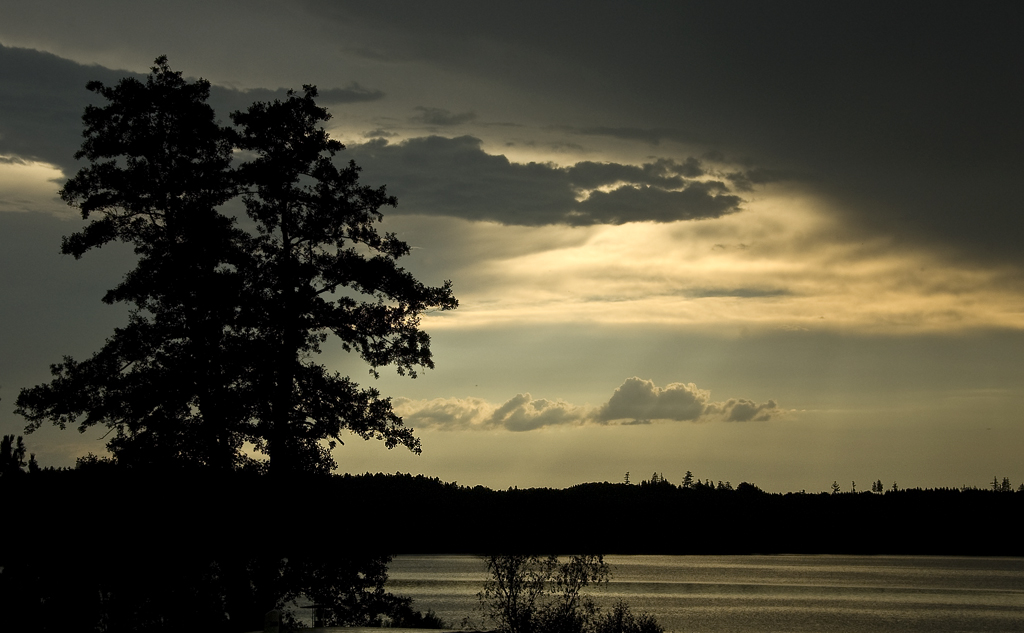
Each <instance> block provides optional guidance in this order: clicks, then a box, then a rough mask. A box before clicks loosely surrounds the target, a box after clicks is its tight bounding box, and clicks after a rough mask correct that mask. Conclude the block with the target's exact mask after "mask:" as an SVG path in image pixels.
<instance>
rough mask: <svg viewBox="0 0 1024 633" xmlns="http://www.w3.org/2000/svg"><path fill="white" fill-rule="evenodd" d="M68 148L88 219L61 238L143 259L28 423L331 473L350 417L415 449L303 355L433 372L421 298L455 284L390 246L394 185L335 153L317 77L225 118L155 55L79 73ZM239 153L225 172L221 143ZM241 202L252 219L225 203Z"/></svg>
mask: <svg viewBox="0 0 1024 633" xmlns="http://www.w3.org/2000/svg"><path fill="white" fill-rule="evenodd" d="M88 88H89V89H90V90H93V91H95V92H98V93H99V94H100V95H102V96H103V97H105V98H106V99H107V100H108V102H109V103H108V105H106V106H105V107H96V106H89V108H87V109H86V112H85V115H84V116H83V121H84V122H85V133H84V135H85V138H86V140H85V142H84V143H83V145H82V149H81V151H79V152H78V153H77V154H76V157H78V158H85V159H87V160H88V161H89V162H90V164H89V165H88V166H86V167H84V168H82V169H81V170H80V171H79V173H78V174H77V175H76V176H75V177H74V178H72V179H71V180H69V181H68V182H67V184H66V185H65V186H64V188H63V189H62V191H61V196H62V197H63V198H64V200H66V201H67V202H68V203H69V204H71V205H72V206H76V207H78V208H79V209H80V210H81V212H82V216H83V218H85V219H87V220H91V221H90V223H89V224H88V225H87V226H86V227H85V228H84V229H83V230H82V231H80V232H79V233H76V234H74V235H71V236H69V237H67V238H65V240H64V243H63V246H62V251H63V252H64V253H65V254H71V255H74V256H75V257H76V258H78V257H81V256H82V255H83V254H84V253H86V252H87V251H89V250H90V249H93V248H97V247H101V246H103V245H105V244H107V243H109V242H112V241H119V242H124V243H127V244H131V245H132V246H133V247H134V249H135V252H136V253H137V255H138V256H139V260H138V264H137V266H136V268H135V269H134V270H132V271H130V272H129V273H128V274H127V275H126V276H125V277H124V280H123V281H122V283H121V284H119V285H118V286H117V287H115V288H114V289H112V290H110V291H109V292H108V293H107V294H106V296H105V297H104V301H106V302H108V303H113V302H124V303H128V304H129V305H131V306H132V312H131V316H130V319H129V323H128V325H127V326H126V327H123V328H118V329H116V330H115V332H114V334H113V335H112V336H111V337H110V338H109V339H108V340H107V342H106V344H105V345H104V346H103V348H102V349H101V350H100V351H99V352H97V353H96V354H94V355H93V356H92V357H91V358H89V359H88V360H85V361H76V360H74V359H72V358H69V357H65V358H64V360H63V361H62V362H61V363H58V364H56V365H53V366H52V368H51V370H52V373H53V375H54V378H53V380H52V381H51V382H49V383H47V384H43V385H39V386H37V387H34V388H31V389H25V390H23V391H22V392H21V394H20V395H19V397H18V402H17V405H18V409H17V411H18V412H19V413H21V414H22V415H24V416H25V417H26V418H27V419H28V421H29V422H28V426H27V428H26V431H27V432H31V431H33V430H35V429H36V428H38V427H39V426H40V425H41V424H42V423H43V422H44V421H47V420H49V421H52V422H54V423H55V424H57V425H58V426H60V427H61V428H65V427H66V426H68V425H77V426H78V427H79V430H81V431H84V430H85V429H87V428H89V427H91V426H93V425H96V424H103V425H105V426H107V427H109V428H110V429H111V431H112V432H113V438H112V439H111V440H110V442H109V444H108V448H110V450H111V451H112V452H113V453H114V455H115V456H116V458H117V460H118V461H119V462H122V463H129V464H131V463H146V464H154V463H156V464H168V463H172V464H195V465H201V466H205V467H212V468H215V469H218V470H230V469H233V468H236V467H238V466H239V465H242V464H244V463H245V461H246V460H245V459H244V458H243V456H242V452H241V448H242V446H243V444H244V443H245V442H247V441H248V442H252V443H253V444H254V445H255V446H256V447H257V448H258V449H260V450H262V451H264V452H265V453H267V454H268V455H269V457H270V464H271V468H272V469H273V470H274V471H277V472H287V473H290V472H298V471H316V472H324V471H329V470H330V469H331V468H332V467H333V466H334V462H333V460H332V459H331V456H330V448H332V447H333V446H334V442H336V441H340V439H339V435H340V433H341V432H342V430H343V429H347V430H350V431H352V432H353V433H355V434H356V435H359V436H361V437H364V438H370V437H376V438H380V439H382V440H383V441H384V442H385V444H386V446H387V447H388V448H392V447H394V446H397V445H399V444H401V445H404V446H406V447H408V448H410V449H411V450H414V451H417V452H418V451H419V442H418V440H417V439H416V438H415V436H413V434H412V431H411V430H410V429H407V428H405V427H404V426H403V425H402V420H401V418H399V417H398V416H397V415H396V414H395V413H394V411H393V410H392V408H391V403H390V400H389V399H386V398H381V397H380V396H379V394H378V392H377V391H376V390H373V389H361V388H359V386H358V385H356V384H355V383H353V382H352V381H351V380H349V379H348V378H347V377H342V376H340V375H338V374H336V373H332V372H329V371H328V370H327V369H326V368H325V367H323V366H322V365H320V364H317V363H315V362H312V360H311V357H312V356H313V355H315V354H316V353H318V352H319V351H320V345H321V344H322V343H323V342H324V341H325V340H326V338H327V336H328V334H329V333H333V334H335V335H336V336H337V337H338V338H339V339H340V340H341V343H342V346H343V347H344V349H346V350H348V351H354V352H356V353H358V354H359V355H360V356H361V357H362V358H363V359H364V360H366V361H367V362H368V363H369V364H370V366H371V371H372V373H374V375H376V372H377V370H378V369H379V368H380V367H384V366H388V365H394V366H395V367H396V368H397V370H398V372H399V373H400V374H410V375H412V376H414V377H415V375H416V368H418V367H428V368H429V367H432V366H433V363H432V360H431V355H430V349H429V344H430V339H429V337H428V336H427V335H426V334H425V333H424V332H422V331H421V330H420V329H419V319H420V315H421V314H422V313H423V312H424V311H426V310H432V309H440V310H447V309H452V308H454V307H456V306H457V302H456V300H455V298H454V297H453V296H452V292H451V286H450V283H449V282H445V284H444V285H442V286H440V287H436V288H435V287H427V286H424V285H423V284H421V283H420V282H418V281H417V280H416V279H415V278H414V277H413V276H412V275H411V274H409V273H408V272H406V271H405V270H403V269H402V268H400V267H399V266H398V265H397V264H396V260H397V259H398V258H400V257H402V256H404V255H406V254H408V253H409V246H408V245H407V244H406V243H404V242H402V241H400V240H398V239H397V238H396V237H395V236H394V235H393V234H384V235H381V234H380V233H379V232H378V231H377V229H376V227H375V224H376V223H377V222H379V221H380V220H381V217H382V216H381V213H380V208H381V207H383V206H394V204H395V199H394V198H392V197H390V196H388V195H386V193H385V191H384V189H383V187H381V188H379V189H373V188H370V187H365V186H362V185H360V184H359V183H358V173H359V169H358V168H357V167H356V166H355V165H354V164H353V163H349V164H348V166H347V167H345V168H338V167H337V166H335V165H334V163H333V161H332V158H333V156H334V155H335V154H336V153H337V152H338V151H340V150H341V149H343V146H342V145H341V144H340V143H338V142H337V141H334V140H331V139H330V138H329V137H328V135H327V133H326V132H325V131H324V130H323V128H322V127H321V126H322V123H323V122H324V121H326V120H327V119H328V114H327V112H326V110H324V109H323V108H321V107H318V106H317V105H316V103H315V97H316V94H317V93H316V89H315V88H314V87H312V86H307V87H306V89H305V91H304V94H303V95H297V94H294V93H289V95H288V98H287V99H285V100H284V101H275V102H273V103H256V104H254V105H253V106H251V107H250V108H249V109H248V110H247V111H245V112H236V113H234V114H233V115H232V118H233V120H234V122H235V123H236V124H237V126H238V129H237V130H236V129H232V128H227V127H222V126H220V125H219V124H218V123H217V121H216V119H215V116H214V112H213V110H212V108H211V107H210V106H209V105H208V104H207V103H206V100H207V98H208V97H209V88H210V85H209V82H206V81H204V80H198V81H196V82H188V81H186V80H184V79H183V78H182V76H181V73H180V72H174V71H171V70H170V68H169V67H168V65H167V60H166V58H164V57H160V58H158V59H157V60H156V65H155V66H154V67H153V69H152V73H151V74H150V75H149V77H148V78H147V80H146V82H141V81H138V80H136V79H132V78H127V79H123V80H121V81H120V82H119V83H118V84H117V85H116V86H114V87H107V86H104V85H103V84H101V83H99V82H91V83H90V84H89V85H88ZM236 149H237V150H242V151H243V152H246V153H247V155H248V156H250V160H247V161H245V162H244V163H242V164H241V165H240V166H239V167H238V168H237V169H232V168H231V160H232V154H233V152H234V151H235V150H236ZM237 197H241V198H242V199H243V200H244V203H245V208H246V212H247V214H248V215H249V217H250V218H251V219H252V221H253V222H254V224H255V228H254V230H253V231H245V230H242V229H241V228H239V224H238V222H237V221H236V218H234V217H232V216H230V215H229V214H227V213H226V212H225V211H224V203H226V202H227V201H229V200H231V199H233V198H237Z"/></svg>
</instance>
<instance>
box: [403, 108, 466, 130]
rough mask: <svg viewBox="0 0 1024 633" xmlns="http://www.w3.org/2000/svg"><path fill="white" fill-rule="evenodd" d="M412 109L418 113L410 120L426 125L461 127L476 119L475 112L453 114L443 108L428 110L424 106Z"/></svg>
mask: <svg viewBox="0 0 1024 633" xmlns="http://www.w3.org/2000/svg"><path fill="white" fill-rule="evenodd" d="M413 109H414V110H417V111H419V114H417V115H416V116H414V117H412V120H413V121H416V122H417V123H426V124H427V125H437V126H445V125H462V124H463V123H467V122H469V121H472V120H473V119H475V118H476V113H475V112H460V113H458V114H455V113H452V112H449V111H448V110H445V109H444V108H428V107H426V106H416V107H415V108H413Z"/></svg>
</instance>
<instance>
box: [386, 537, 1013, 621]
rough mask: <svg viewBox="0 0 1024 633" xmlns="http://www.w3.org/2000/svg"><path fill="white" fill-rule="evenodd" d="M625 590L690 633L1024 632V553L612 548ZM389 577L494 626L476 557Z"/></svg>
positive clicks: (422, 604)
mask: <svg viewBox="0 0 1024 633" xmlns="http://www.w3.org/2000/svg"><path fill="white" fill-rule="evenodd" d="M606 560H607V561H608V562H609V563H610V564H611V567H612V580H611V582H610V583H609V584H608V585H607V586H606V587H604V588H602V589H599V590H596V591H594V592H592V595H593V597H594V598H595V600H596V601H597V602H598V604H601V605H604V606H608V605H611V604H613V603H615V602H616V601H618V600H619V599H623V600H625V601H626V602H628V603H629V604H630V606H631V607H632V608H633V610H634V611H646V612H648V613H651V614H653V615H654V616H655V617H657V619H658V621H659V622H660V623H661V624H662V625H663V626H665V629H666V631H677V632H679V633H690V632H693V633H699V632H709V633H710V632H714V633H726V632H728V633H753V632H765V631H777V632H794V633H796V632H808V633H809V632H819V631H835V632H850V633H875V632H878V633H882V632H892V633H895V632H918V631H920V632H922V633H924V632H929V633H950V632H953V631H962V632H968V631H970V632H987V631H999V632H1002V631H1005V632H1010V631H1013V632H1019V631H1024V559H1020V558H967V557H924V556H805V555H792V556H608V557H606ZM389 575H390V580H389V582H388V586H389V588H390V590H391V591H392V592H394V593H397V594H400V595H407V596H412V597H413V598H414V599H415V605H414V606H415V607H416V608H418V609H420V610H423V611H426V610H427V609H433V610H434V611H435V612H436V613H437V614H438V615H439V616H441V617H442V618H444V619H445V620H446V621H448V622H449V623H452V624H456V625H458V624H460V623H461V622H462V621H463V620H464V619H465V618H467V617H468V618H469V623H470V624H472V625H475V626H488V623H485V622H484V621H483V618H482V613H481V611H480V610H479V608H478V605H479V603H478V599H477V594H478V593H479V592H480V590H481V588H482V586H483V582H484V580H485V579H486V570H485V568H484V565H483V562H482V561H481V559H479V558H477V557H473V556H461V555H460V556H400V557H396V558H395V560H394V561H393V562H392V564H391V566H390V573H389Z"/></svg>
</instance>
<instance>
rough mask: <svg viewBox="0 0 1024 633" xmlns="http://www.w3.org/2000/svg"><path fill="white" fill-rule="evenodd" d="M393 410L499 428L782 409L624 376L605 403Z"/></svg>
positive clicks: (416, 420)
mask: <svg viewBox="0 0 1024 633" xmlns="http://www.w3.org/2000/svg"><path fill="white" fill-rule="evenodd" d="M395 410H396V411H397V412H398V414H399V415H401V416H402V417H403V418H404V420H405V422H406V424H408V425H409V426H411V427H413V428H420V429H426V428H437V429H445V430H465V429H482V430H487V429H504V430H508V431H532V430H536V429H540V428H544V427H548V426H565V425H570V426H571V425H581V424H599V425H608V424H648V423H651V422H654V421H663V422H704V421H713V420H723V421H730V422H748V421H755V422H763V421H767V420H769V419H771V418H772V417H773V416H775V415H778V414H779V413H781V410H780V409H779V407H778V404H777V403H776V402H775V401H774V400H769V401H768V402H764V403H756V402H754V401H752V400H747V399H743V398H732V399H729V400H727V401H725V402H711V393H710V392H709V391H707V390H706V389H700V388H698V387H697V385H695V384H693V383H671V384H669V385H667V386H665V387H658V386H657V385H655V384H654V382H653V381H651V380H644V379H642V378H637V377H635V376H634V377H632V378H627V379H626V380H625V382H623V383H622V385H621V386H619V388H617V389H616V390H615V392H614V393H613V394H612V396H611V398H610V399H609V400H608V402H606V403H605V404H603V405H601V406H598V407H592V406H589V405H574V404H571V403H569V402H565V401H564V400H547V399H544V398H533V397H532V396H531V395H530V394H528V393H521V394H517V395H516V396H514V397H512V398H510V399H509V400H507V401H505V402H504V403H502V404H500V405H496V404H492V403H489V402H487V401H486V400H483V399H481V398H435V399H433V400H410V399H408V398H399V399H397V400H396V401H395Z"/></svg>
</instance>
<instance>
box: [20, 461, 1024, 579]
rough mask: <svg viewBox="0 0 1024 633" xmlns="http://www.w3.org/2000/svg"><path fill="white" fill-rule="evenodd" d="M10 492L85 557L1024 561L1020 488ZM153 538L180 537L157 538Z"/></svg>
mask: <svg viewBox="0 0 1024 633" xmlns="http://www.w3.org/2000/svg"><path fill="white" fill-rule="evenodd" d="M876 484H877V485H872V487H873V488H876V489H877V488H880V487H881V484H880V482H876ZM0 495H2V497H0V498H3V499H4V500H5V506H6V507H7V508H8V509H9V516H12V515H17V516H22V517H25V519H26V520H27V521H28V522H29V523H30V524H31V525H32V526H33V527H32V529H31V530H25V531H23V533H22V534H19V539H20V540H21V542H23V543H26V544H28V545H31V544H32V543H35V544H36V545H37V546H38V547H41V548H42V547H48V548H51V550H52V548H53V547H55V546H56V547H58V549H59V548H60V547H62V546H68V547H71V548H73V547H76V546H77V545H76V544H75V543H74V542H70V541H68V539H67V535H69V534H77V535H79V538H80V539H87V540H88V539H100V540H102V539H110V538H116V540H117V541H118V542H119V543H122V544H124V543H131V544H132V545H131V546H132V547H138V548H141V549H146V548H147V547H156V546H159V547H161V548H164V549H166V548H170V549H181V550H183V551H199V550H205V551H209V552H211V553H212V552H216V551H219V550H223V549H232V548H252V549H260V548H268V547H280V548H282V550H289V551H291V550H294V549H295V548H308V549H309V550H311V551H315V550H317V549H318V548H333V547H337V546H339V545H343V546H348V545H351V544H358V546H359V548H361V549H363V550H366V551H374V552H378V553H381V554H411V553H467V554H486V553H495V552H502V553H513V552H518V553H574V552H593V553H602V554H613V553H614V554H754V553H761V554H786V553H812V554H813V553H819V554H931V555H938V554H945V555H1010V556H1019V555H1024V547H1022V546H1021V544H1020V542H1019V539H1013V538H1009V537H1006V538H998V537H996V536H995V535H997V534H1000V533H1003V532H1005V529H1006V528H1007V527H1009V526H1014V525H1017V524H1018V523H1019V521H1020V518H1021V517H1022V516H1024V491H1020V490H1017V491H1014V490H1013V487H1012V486H1011V485H1010V482H1009V481H1008V480H1007V479H1003V481H1002V482H1000V481H999V480H998V479H995V480H993V482H992V483H991V484H990V489H981V488H973V487H966V486H965V487H962V488H927V489H922V488H908V489H899V488H898V486H896V485H895V484H894V485H893V486H892V487H890V488H889V489H888V490H885V491H884V492H882V493H879V492H870V491H864V492H860V491H858V492H843V491H840V490H839V489H838V485H835V484H834V485H833V487H832V492H830V493H829V492H821V493H807V492H803V491H801V492H788V493H769V492H765V491H763V490H761V489H760V488H758V487H757V486H756V485H754V484H751V483H747V482H743V483H740V484H739V485H737V486H735V487H733V486H732V485H730V484H727V483H726V484H722V483H719V484H713V483H712V482H710V481H700V480H699V479H694V478H692V476H690V475H689V473H688V477H687V478H686V479H684V481H683V483H681V484H679V485H677V484H673V483H671V482H670V481H668V480H666V479H665V478H664V477H660V476H659V475H654V476H652V477H651V479H649V480H644V481H641V482H639V483H634V484H630V483H608V482H602V483H597V482H595V483H585V484H579V485H575V486H572V487H569V488H565V489H552V488H528V489H518V488H509V489H507V490H492V489H490V488H486V487H484V486H472V487H470V486H464V485H458V484H456V483H449V482H444V481H441V480H440V479H438V478H436V477H433V478H432V477H426V476H424V475H410V474H402V473H396V474H381V473H378V474H370V473H367V474H364V475H351V474H343V475H342V474H334V475H315V476H304V477H290V478H276V477H268V476H266V475H264V474H260V473H257V472H235V473H215V472H211V471H207V470H198V469H176V470H170V471H169V470H165V469H161V470H146V469H139V468H129V467H124V466H120V465H118V464H116V463H114V462H109V461H105V460H100V459H96V458H87V459H83V460H80V461H79V464H78V466H77V467H76V468H74V469H60V470H58V469H52V468H42V469H40V468H38V467H37V468H35V469H34V472H31V473H22V472H20V471H19V472H18V473H7V474H5V475H3V476H0ZM11 511H13V514H12V513H11ZM154 528H158V529H159V530H160V531H161V532H163V533H165V534H168V535H171V536H172V537H171V538H170V539H155V538H154V536H153V531H154ZM61 543H63V545H61ZM0 564H2V561H0Z"/></svg>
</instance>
